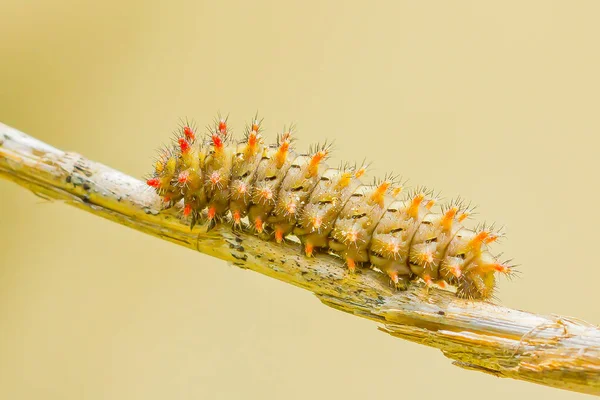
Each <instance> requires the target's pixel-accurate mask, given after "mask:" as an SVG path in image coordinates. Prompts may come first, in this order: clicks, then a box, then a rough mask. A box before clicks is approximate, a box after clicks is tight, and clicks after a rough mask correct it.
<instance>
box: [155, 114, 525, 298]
mask: <svg viewBox="0 0 600 400" xmlns="http://www.w3.org/2000/svg"><path fill="white" fill-rule="evenodd" d="M261 122H262V121H260V120H258V118H257V117H255V118H254V119H253V120H252V123H251V124H250V125H248V126H246V129H245V135H244V138H243V139H241V140H239V141H236V140H235V139H234V138H233V137H232V135H231V134H230V130H229V127H228V122H227V119H226V118H225V119H223V118H220V117H219V118H217V119H216V120H215V122H214V125H212V126H209V128H208V135H207V136H206V137H198V136H197V132H196V128H195V126H194V125H193V124H189V123H188V122H185V123H182V124H180V126H179V128H178V129H177V130H176V132H175V138H174V139H175V140H174V141H175V143H174V144H172V145H170V146H167V147H165V148H163V149H162V150H160V152H159V156H158V159H157V160H156V162H155V165H154V172H153V173H152V175H151V176H150V177H149V178H148V180H147V183H148V185H149V186H151V187H153V188H155V190H156V192H157V193H158V194H159V195H160V196H162V198H163V200H164V204H165V208H168V207H172V206H174V205H175V204H177V203H178V202H180V201H183V213H182V214H183V218H184V219H186V220H189V221H190V225H191V226H192V227H193V226H194V224H196V223H197V222H198V221H206V222H208V227H209V228H210V227H212V226H214V224H216V223H232V224H233V226H234V228H236V229H250V230H253V231H254V232H255V233H256V234H257V235H259V236H261V237H262V238H264V239H265V240H273V239H274V240H275V241H277V242H281V241H283V240H284V238H285V237H286V236H288V235H295V236H296V237H297V238H298V239H299V240H300V242H301V243H302V245H303V247H304V253H305V255H306V256H307V257H311V256H312V255H313V253H314V252H315V251H322V252H328V253H332V254H335V255H337V256H339V257H341V258H342V259H343V260H344V261H345V263H346V265H347V266H348V270H349V272H350V273H351V272H354V271H355V269H356V268H357V267H361V268H366V267H369V268H372V269H375V270H377V271H379V272H382V276H387V277H388V278H389V280H390V282H391V283H392V284H393V285H394V286H395V287H396V288H398V289H404V288H406V287H407V284H408V283H409V282H410V281H411V280H414V279H422V280H423V281H425V283H426V284H427V285H428V286H431V285H438V286H441V287H445V286H446V285H447V284H450V285H452V286H454V287H456V294H457V296H459V297H464V298H470V299H487V298H490V297H491V296H492V295H493V292H494V288H495V284H496V274H504V275H512V274H513V273H514V266H513V265H510V264H509V262H500V261H499V260H498V257H497V256H495V255H493V254H492V253H491V251H490V248H489V245H490V244H491V243H493V242H495V241H497V240H498V238H499V237H500V236H501V233H500V232H499V231H498V230H496V229H494V227H493V226H491V227H488V226H486V225H485V224H484V225H480V226H478V227H476V228H475V229H468V228H466V227H464V226H463V224H462V223H463V221H464V220H465V219H466V218H467V217H468V216H469V215H470V214H471V212H472V208H471V207H470V206H469V205H466V204H465V202H463V201H462V200H460V199H456V200H453V201H451V202H449V203H447V204H442V205H437V197H438V196H436V195H434V193H433V192H432V191H430V190H428V189H426V188H424V187H418V188H415V189H413V190H410V191H408V192H407V193H406V194H404V190H403V189H404V188H403V186H404V185H403V183H402V182H400V181H399V179H398V178H397V177H394V176H392V175H387V176H385V177H384V178H383V179H380V180H374V181H373V182H372V183H363V181H362V180H361V178H362V177H363V175H364V174H365V170H366V165H365V164H364V163H363V164H362V165H360V166H358V165H350V164H342V165H340V166H338V167H336V168H330V167H328V166H327V165H326V163H325V161H326V160H327V159H328V157H329V153H330V150H331V146H330V145H328V144H324V145H317V146H311V148H310V149H309V152H308V153H306V154H297V153H295V151H294V149H293V146H292V141H293V140H292V134H293V128H292V127H290V129H285V128H284V132H283V133H281V134H279V135H278V136H277V139H276V142H275V143H274V144H272V145H265V144H264V143H263V140H262V135H261V133H262V130H261ZM383 274H385V275H383Z"/></svg>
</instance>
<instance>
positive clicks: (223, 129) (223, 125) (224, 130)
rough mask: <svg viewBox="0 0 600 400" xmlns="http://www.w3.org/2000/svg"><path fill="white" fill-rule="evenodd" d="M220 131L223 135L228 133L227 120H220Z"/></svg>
mask: <svg viewBox="0 0 600 400" xmlns="http://www.w3.org/2000/svg"><path fill="white" fill-rule="evenodd" d="M219 133H221V134H222V135H227V121H225V120H224V119H222V120H220V121H219Z"/></svg>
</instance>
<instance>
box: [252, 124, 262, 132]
mask: <svg viewBox="0 0 600 400" xmlns="http://www.w3.org/2000/svg"><path fill="white" fill-rule="evenodd" d="M259 129H260V126H259V124H258V121H254V122H253V123H252V128H251V130H252V132H258V130H259Z"/></svg>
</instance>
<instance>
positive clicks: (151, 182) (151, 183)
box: [146, 178, 160, 188]
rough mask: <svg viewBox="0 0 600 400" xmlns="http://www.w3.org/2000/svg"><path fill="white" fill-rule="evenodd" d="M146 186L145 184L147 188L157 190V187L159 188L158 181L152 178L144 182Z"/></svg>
mask: <svg viewBox="0 0 600 400" xmlns="http://www.w3.org/2000/svg"><path fill="white" fill-rule="evenodd" d="M146 184H147V185H148V186H152V187H153V188H157V187H159V186H160V179H158V178H152V179H148V180H147V181H146Z"/></svg>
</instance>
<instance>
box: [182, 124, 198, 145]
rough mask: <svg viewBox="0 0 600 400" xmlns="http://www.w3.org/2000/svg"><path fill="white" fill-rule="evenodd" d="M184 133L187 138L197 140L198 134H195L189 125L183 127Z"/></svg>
mask: <svg viewBox="0 0 600 400" xmlns="http://www.w3.org/2000/svg"><path fill="white" fill-rule="evenodd" d="M183 134H184V135H185V137H186V139H187V140H190V141H191V140H195V139H196V135H195V134H194V131H193V130H192V128H190V127H189V126H184V127H183Z"/></svg>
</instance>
